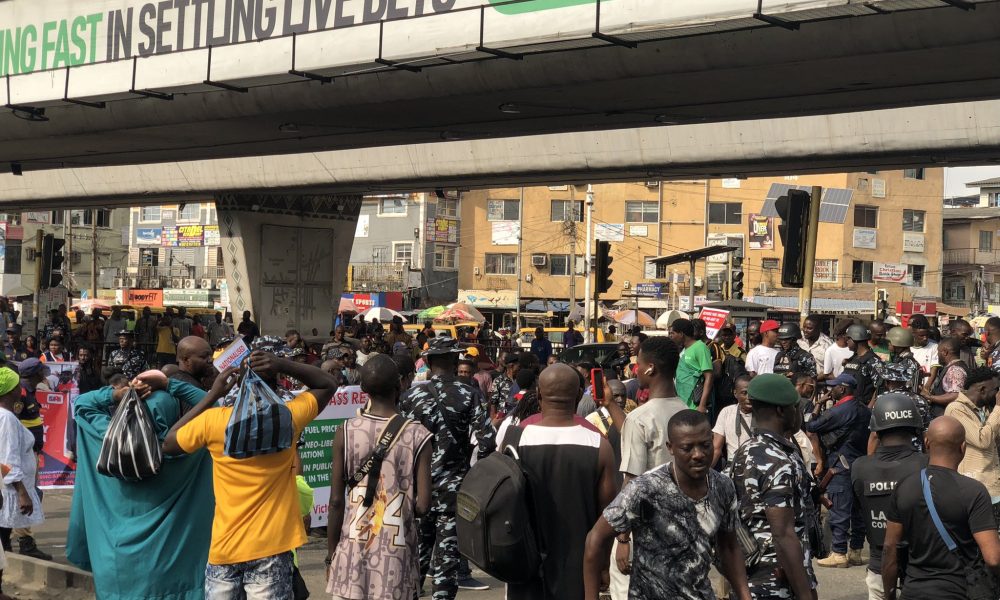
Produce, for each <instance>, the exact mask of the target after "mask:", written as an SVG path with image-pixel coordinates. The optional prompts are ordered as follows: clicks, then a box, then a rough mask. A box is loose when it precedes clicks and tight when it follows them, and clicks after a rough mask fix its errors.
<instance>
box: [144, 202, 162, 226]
mask: <svg viewBox="0 0 1000 600" xmlns="http://www.w3.org/2000/svg"><path fill="white" fill-rule="evenodd" d="M160 214H161V213H160V207H159V206H143V207H142V208H140V209H139V220H140V221H142V222H144V223H154V222H156V223H158V222H159V221H160Z"/></svg>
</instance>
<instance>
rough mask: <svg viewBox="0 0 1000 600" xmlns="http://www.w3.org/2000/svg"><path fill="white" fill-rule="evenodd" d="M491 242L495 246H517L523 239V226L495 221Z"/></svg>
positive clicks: (512, 222) (515, 222) (514, 222)
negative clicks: (519, 240)
mask: <svg viewBox="0 0 1000 600" xmlns="http://www.w3.org/2000/svg"><path fill="white" fill-rule="evenodd" d="M490 225H492V227H493V230H492V232H491V241H492V242H493V245H494V246H516V245H517V240H518V238H520V237H521V224H520V223H518V222H517V221H493V222H492V223H491V224H490Z"/></svg>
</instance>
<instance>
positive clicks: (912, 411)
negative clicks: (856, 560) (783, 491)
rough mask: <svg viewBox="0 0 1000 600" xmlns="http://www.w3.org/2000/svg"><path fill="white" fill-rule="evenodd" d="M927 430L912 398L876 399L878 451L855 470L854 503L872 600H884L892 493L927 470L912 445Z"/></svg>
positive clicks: (895, 395) (891, 395)
mask: <svg viewBox="0 0 1000 600" xmlns="http://www.w3.org/2000/svg"><path fill="white" fill-rule="evenodd" d="M889 335H890V341H889V343H890V344H892V340H891V335H892V332H891V331H890V333H889ZM893 345H895V344H893ZM893 376H894V377H895V375H893ZM924 426H925V423H924V420H923V418H922V417H921V415H920V411H919V409H918V407H917V405H916V404H915V403H914V401H913V397H912V396H911V395H910V394H908V393H897V392H890V393H887V394H882V395H881V396H879V397H878V398H876V399H875V409H874V410H873V411H872V420H871V430H872V432H873V433H874V434H875V435H877V436H878V441H879V446H878V450H876V451H875V454H874V455H872V456H862V457H861V458H859V459H858V460H856V461H855V462H854V466H853V467H851V482H852V484H853V486H854V501H855V502H857V503H858V504H859V505H860V506H861V513H862V515H864V518H865V521H866V528H865V532H866V533H865V536H866V537H867V538H868V546H869V549H870V551H871V557H870V558H869V559H868V574H867V577H866V579H865V583H867V584H868V599H869V600H882V598H884V593H883V589H882V576H881V572H882V546H883V542H884V540H885V527H886V519H885V515H886V512H887V511H888V510H889V504H890V500H891V499H892V492H893V490H894V489H895V488H896V484H897V483H899V481H900V480H901V479H903V477H906V476H907V475H909V474H910V473H916V472H918V471H920V470H921V469H923V468H924V467H926V466H927V456H926V455H924V454H922V453H920V452H917V451H916V450H915V449H914V448H913V446H912V445H911V443H910V440H911V438H913V437H914V436H920V435H923V431H924ZM900 579H902V577H900Z"/></svg>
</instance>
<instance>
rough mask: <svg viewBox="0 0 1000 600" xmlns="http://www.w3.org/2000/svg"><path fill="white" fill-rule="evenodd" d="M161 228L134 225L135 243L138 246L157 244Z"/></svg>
mask: <svg viewBox="0 0 1000 600" xmlns="http://www.w3.org/2000/svg"><path fill="white" fill-rule="evenodd" d="M162 234H163V229H161V228H160V227H136V228H135V243H136V244H138V245H140V246H159V245H160V236H161V235H162Z"/></svg>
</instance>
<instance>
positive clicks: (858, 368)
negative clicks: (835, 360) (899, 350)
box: [844, 350, 884, 404]
mask: <svg viewBox="0 0 1000 600" xmlns="http://www.w3.org/2000/svg"><path fill="white" fill-rule="evenodd" d="M883 369H884V366H883V363H882V359H880V358H879V357H878V355H877V354H875V352H874V351H872V350H869V351H868V352H867V353H866V354H865V355H864V356H858V355H857V354H855V355H854V356H852V357H851V358H849V359H848V360H847V363H846V364H845V365H844V372H845V373H850V374H851V375H852V376H853V377H854V380H855V381H857V382H858V385H857V387H856V388H854V396H855V397H856V398H857V399H859V400H861V402H862V403H864V404H868V403H869V402H871V401H872V398H874V397H875V393H876V391H877V390H879V389H880V388H881V387H882V372H883Z"/></svg>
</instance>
